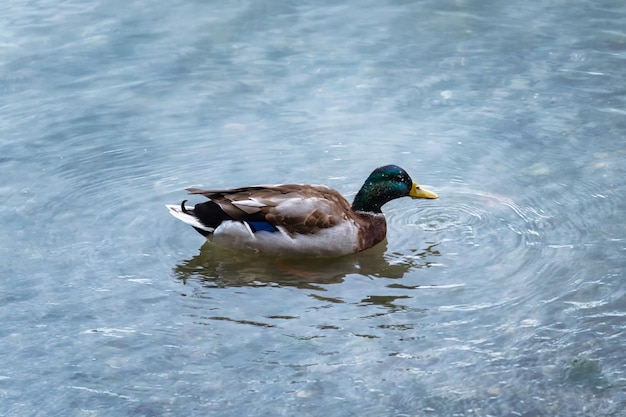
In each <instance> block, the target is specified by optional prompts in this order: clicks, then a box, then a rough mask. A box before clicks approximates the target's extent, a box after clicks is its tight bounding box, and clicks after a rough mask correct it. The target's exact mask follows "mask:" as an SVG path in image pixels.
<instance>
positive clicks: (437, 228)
mask: <svg viewBox="0 0 626 417" xmlns="http://www.w3.org/2000/svg"><path fill="white" fill-rule="evenodd" d="M441 194H442V195H443V196H444V197H442V198H441V199H440V200H436V201H433V202H418V204H415V205H414V206H412V207H410V208H408V209H406V206H405V205H403V209H402V210H401V209H399V208H392V210H390V211H389V212H388V215H387V218H388V224H389V241H390V247H391V249H392V250H393V251H395V252H398V253H402V254H404V256H409V255H408V254H410V253H413V252H415V251H416V250H419V248H420V247H421V248H426V247H431V248H432V247H433V246H435V247H436V248H437V251H438V252H439V254H441V255H446V256H444V258H445V259H450V258H456V259H459V260H460V261H462V262H464V263H465V264H466V265H468V266H470V267H473V268H476V267H489V266H491V267H495V266H502V265H505V264H506V266H507V268H509V267H511V266H514V265H517V267H520V266H521V265H522V264H523V263H524V262H525V259H526V258H527V256H526V255H525V254H526V253H527V252H528V249H529V248H532V247H533V246H535V245H536V244H537V243H539V242H540V241H541V229H542V224H543V222H544V221H545V220H546V219H547V218H548V217H549V216H547V215H546V214H545V213H543V212H542V211H541V210H539V209H537V208H535V207H534V206H533V205H532V204H526V205H522V204H519V203H517V202H515V201H513V200H512V199H510V198H508V197H505V196H501V195H496V194H490V193H484V192H467V191H464V190H463V191H459V190H453V189H452V190H442V191H441ZM396 207H397V206H396ZM442 262H445V261H444V260H443V259H442Z"/></svg>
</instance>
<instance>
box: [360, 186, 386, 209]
mask: <svg viewBox="0 0 626 417" xmlns="http://www.w3.org/2000/svg"><path fill="white" fill-rule="evenodd" d="M383 204H384V203H381V202H380V199H378V198H373V196H372V195H371V193H370V192H368V191H366V189H365V187H363V188H361V189H360V190H359V192H358V193H357V194H356V196H355V197H354V201H353V202H352V210H353V211H364V212H367V213H382V210H381V207H382V205H383Z"/></svg>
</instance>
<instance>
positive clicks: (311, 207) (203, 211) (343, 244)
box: [166, 165, 439, 257]
mask: <svg viewBox="0 0 626 417" xmlns="http://www.w3.org/2000/svg"><path fill="white" fill-rule="evenodd" d="M186 190H187V192H188V193H189V194H190V195H200V196H203V197H206V198H207V199H208V201H204V202H201V203H198V204H195V205H194V206H193V208H191V207H190V206H187V205H186V203H187V201H188V200H183V201H182V203H180V204H178V205H169V204H168V205H166V207H167V208H168V210H169V213H170V214H171V215H173V216H174V217H176V218H177V219H179V220H181V221H183V222H184V223H186V224H188V225H191V226H192V227H193V228H194V229H195V230H196V231H198V232H199V233H200V234H201V235H203V236H204V237H205V238H207V239H208V240H210V241H212V242H213V243H215V244H218V245H221V246H225V247H228V248H231V249H236V250H245V251H254V252H259V253H263V254H268V255H276V256H286V257H338V256H344V255H348V254H353V253H357V252H361V251H363V250H365V249H368V248H371V247H373V246H375V245H376V244H378V243H380V242H382V241H383V240H384V239H385V237H386V235H387V223H386V220H385V216H384V214H383V213H382V210H381V209H382V206H383V205H385V204H386V203H388V202H389V201H391V200H394V199H397V198H401V197H411V198H413V199H418V198H420V199H437V198H439V196H438V195H437V194H436V193H434V192H432V191H429V190H426V189H424V188H422V187H420V186H419V185H417V184H416V183H415V182H414V181H413V180H412V179H411V177H410V176H409V174H408V173H407V172H406V171H405V170H404V169H402V168H400V167H399V166H397V165H385V166H381V167H378V168H376V169H375V170H374V171H372V173H371V174H370V175H369V176H368V177H367V179H366V180H365V182H364V183H363V186H362V187H361V189H360V190H359V191H358V192H357V194H356V196H355V197H354V200H353V202H352V204H350V203H349V202H348V200H346V199H345V198H344V197H343V196H342V195H341V194H340V193H339V192H338V191H336V190H334V189H333V188H330V187H328V186H325V185H316V184H277V185H256V186H249V187H240V188H232V189H224V190H203V189H199V188H187V189H186Z"/></svg>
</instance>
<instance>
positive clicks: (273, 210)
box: [187, 184, 351, 234]
mask: <svg viewBox="0 0 626 417" xmlns="http://www.w3.org/2000/svg"><path fill="white" fill-rule="evenodd" d="M187 191H189V193H190V194H198V195H203V196H205V197H207V198H208V199H209V200H210V201H207V202H205V203H200V204H197V205H196V206H195V207H194V210H193V215H194V216H195V217H197V218H198V220H199V221H200V222H201V223H202V224H203V225H205V226H207V227H209V228H213V229H214V228H216V227H218V226H219V224H221V223H222V222H223V221H225V220H235V221H241V222H245V223H247V224H248V225H249V226H250V227H251V229H252V231H261V230H264V231H276V230H278V229H279V228H280V229H282V230H284V231H286V232H287V233H290V234H314V233H316V232H317V231H319V230H320V229H326V228H330V227H333V226H335V225H337V224H339V223H340V222H342V221H345V220H347V219H348V217H349V215H350V213H351V211H350V210H351V209H350V204H349V203H348V201H346V199H345V198H344V197H343V196H341V194H339V193H338V192H337V191H335V190H333V189H332V188H329V187H326V186H323V185H303V184H282V185H271V186H254V187H242V188H236V189H230V190H201V189H197V188H189V189H187ZM188 211H189V212H190V210H188Z"/></svg>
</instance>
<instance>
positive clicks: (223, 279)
mask: <svg viewBox="0 0 626 417" xmlns="http://www.w3.org/2000/svg"><path fill="white" fill-rule="evenodd" d="M436 247H437V244H436V243H435V244H431V245H430V246H428V247H426V248H425V249H422V250H414V251H411V253H410V254H408V255H407V254H399V253H386V251H387V241H386V240H385V241H383V242H381V243H380V244H378V245H376V246H375V247H373V248H370V249H368V250H366V251H363V252H360V253H357V254H354V255H348V256H343V257H339V258H330V259H326V258H298V259H296V258H288V259H282V258H276V257H268V256H267V255H262V254H257V253H251V252H240V251H235V250H231V249H227V248H224V247H221V246H217V245H214V244H212V243H210V242H208V241H207V242H206V243H205V244H204V245H203V246H202V247H201V248H200V252H199V253H198V254H197V255H196V256H194V257H193V258H191V259H189V260H186V261H183V262H182V263H180V264H179V265H177V266H176V268H175V270H174V272H175V275H176V277H177V279H179V280H181V281H182V282H183V283H184V284H186V283H187V282H188V281H190V280H191V281H196V282H200V283H202V285H203V286H210V287H237V286H268V285H279V286H295V287H300V288H310V289H320V290H322V289H323V288H322V287H320V285H323V284H336V283H340V282H343V280H344V278H345V277H346V276H347V275H350V274H360V275H367V276H372V277H380V278H402V277H403V276H404V275H405V274H406V273H407V272H409V271H411V270H413V269H417V268H428V267H429V266H430V265H431V264H432V258H433V257H434V256H439V252H438V251H437V250H436Z"/></svg>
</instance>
